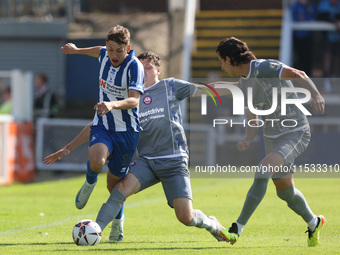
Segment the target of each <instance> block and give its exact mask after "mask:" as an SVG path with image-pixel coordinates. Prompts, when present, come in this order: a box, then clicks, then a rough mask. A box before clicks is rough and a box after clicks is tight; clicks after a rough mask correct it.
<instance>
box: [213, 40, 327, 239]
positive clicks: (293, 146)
mask: <svg viewBox="0 0 340 255" xmlns="http://www.w3.org/2000/svg"><path fill="white" fill-rule="evenodd" d="M216 52H217V54H218V58H219V60H220V62H221V66H222V70H224V71H225V72H226V73H227V74H228V75H229V76H230V77H240V80H239V84H238V87H239V88H240V89H241V90H242V92H243V94H244V95H245V100H244V101H245V102H248V98H246V97H247V95H248V94H247V91H248V90H249V88H251V89H252V91H253V93H252V99H251V100H252V105H253V107H254V108H256V109H260V110H268V109H271V107H272V105H273V95H272V94H273V92H272V91H273V88H275V89H276V90H277V91H278V93H280V94H281V90H282V89H283V88H284V89H288V90H289V89H292V88H294V86H293V83H292V82H291V80H295V81H296V82H297V83H298V84H299V85H300V86H301V87H303V88H304V89H307V90H308V91H309V92H310V94H311V99H312V100H311V106H312V108H313V109H314V110H315V111H316V112H320V113H322V114H323V113H324V109H325V101H324V99H323V97H322V96H321V95H320V93H319V91H318V90H317V88H316V86H315V84H314V83H313V81H312V80H311V79H309V78H308V76H307V75H306V74H305V72H303V71H300V70H297V69H294V68H292V67H289V66H287V65H285V64H283V63H281V62H279V61H277V60H272V59H267V60H266V59H257V58H256V57H255V55H254V54H253V53H252V52H251V51H250V50H249V48H248V46H247V44H246V43H245V42H243V41H241V40H239V39H237V38H235V37H230V38H225V39H223V40H222V41H221V42H220V44H219V45H218V46H217V49H216ZM297 99H298V96H297V93H295V92H294V93H290V96H289V100H291V101H294V100H297ZM248 106H249V105H245V107H246V117H247V119H248V120H254V119H255V120H257V116H256V114H254V113H253V112H252V111H250V108H249V107H248ZM286 108H287V109H286V114H285V115H284V114H282V113H281V110H282V109H281V104H280V103H278V104H277V108H276V109H275V110H274V111H273V112H272V113H270V114H269V115H266V116H262V120H264V121H265V120H277V121H275V123H274V124H273V122H271V121H268V122H267V121H265V124H264V125H263V138H264V144H265V151H266V156H265V158H264V159H262V160H261V162H260V163H259V171H258V172H256V173H255V178H254V182H253V184H252V186H251V188H250V189H249V192H248V194H247V197H246V200H245V202H244V205H243V209H242V211H241V214H240V216H239V217H238V219H237V221H236V222H234V223H233V224H232V226H231V227H230V228H229V229H225V230H221V231H220V234H221V235H223V236H224V237H225V238H226V239H227V240H228V241H229V242H230V243H231V244H234V243H236V241H237V240H238V238H239V235H240V234H241V232H242V230H243V228H244V226H245V225H246V224H247V222H248V220H249V219H250V217H251V215H252V214H253V213H254V211H255V210H256V208H257V206H258V205H259V204H260V202H261V201H262V199H263V197H264V195H265V194H266V190H267V185H268V181H269V180H270V178H272V180H273V183H274V185H275V187H276V192H277V196H278V197H279V198H280V199H282V200H284V201H285V202H286V203H287V205H288V207H289V208H291V209H292V210H293V211H294V212H295V213H296V214H298V215H300V216H301V217H302V218H303V220H304V221H305V222H306V223H307V225H308V229H307V232H308V246H316V245H317V244H318V243H319V232H320V229H321V228H322V226H323V224H324V222H325V218H324V217H323V216H322V215H315V214H314V213H313V212H312V210H311V209H310V208H309V206H308V203H307V201H306V199H305V197H304V196H303V194H302V193H301V192H300V191H299V190H298V189H297V188H295V185H294V179H293V170H294V169H293V167H292V166H293V163H294V160H295V158H296V157H297V156H299V155H300V154H301V153H302V152H303V151H304V150H305V149H306V148H307V146H308V143H309V141H310V127H309V124H308V120H307V117H306V115H305V114H304V113H302V111H301V110H300V109H298V107H297V106H296V105H295V104H287V105H286ZM286 120H290V121H292V120H294V121H292V123H289V124H287V125H281V124H280V123H282V121H286ZM255 126H258V125H255ZM256 135H257V127H252V126H249V125H248V126H246V133H245V138H244V139H243V140H242V141H239V142H238V143H237V148H238V149H239V150H240V151H244V150H246V149H248V148H249V146H250V144H251V142H252V141H253V139H254V138H255V137H256ZM280 166H285V167H286V168H287V169H290V170H289V171H281V172H271V171H265V168H266V169H270V168H274V167H280Z"/></svg>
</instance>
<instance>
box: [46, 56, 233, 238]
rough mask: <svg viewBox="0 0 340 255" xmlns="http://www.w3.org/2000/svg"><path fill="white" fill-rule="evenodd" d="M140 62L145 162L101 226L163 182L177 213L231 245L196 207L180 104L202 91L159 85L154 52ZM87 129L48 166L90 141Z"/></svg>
mask: <svg viewBox="0 0 340 255" xmlns="http://www.w3.org/2000/svg"><path fill="white" fill-rule="evenodd" d="M138 58H139V60H140V61H141V62H142V64H143V66H144V74H145V85H144V87H145V92H144V94H143V95H142V96H141V98H140V103H139V119H140V124H141V126H142V128H143V130H142V131H141V133H140V136H139V139H138V144H137V150H138V156H139V157H138V159H137V160H136V161H135V162H134V163H132V164H131V165H130V170H129V173H128V174H127V175H126V176H125V177H124V178H123V179H122V180H121V181H120V182H118V183H117V184H116V186H115V187H114V189H113V190H112V192H111V195H110V197H109V199H108V200H107V202H106V203H104V204H103V205H102V207H101V209H100V211H99V213H98V215H97V219H96V222H97V223H98V224H99V226H100V227H101V228H102V230H103V229H104V228H105V227H106V226H107V225H108V224H109V223H110V222H111V221H112V220H113V218H114V217H115V216H116V215H117V213H118V212H119V210H120V207H121V205H122V204H123V203H124V202H125V200H126V198H127V197H129V196H130V195H132V194H135V193H137V192H140V191H142V190H144V189H146V188H148V187H150V186H152V185H154V184H156V183H159V182H161V183H162V185H163V189H164V193H165V195H166V198H167V201H168V204H169V206H170V207H172V208H174V210H175V214H176V216H177V219H178V220H179V221H180V222H181V223H183V224H184V225H186V226H195V227H198V228H205V229H206V230H208V231H209V232H210V233H211V234H212V235H213V236H214V237H215V238H216V239H217V240H218V241H226V240H225V238H224V237H223V236H221V235H219V230H221V229H224V227H223V226H222V225H221V224H220V223H219V222H218V220H217V219H216V218H215V217H214V216H209V217H208V216H206V215H205V214H204V213H203V212H202V211H200V210H198V209H193V206H192V192H191V184H190V177H189V171H188V148H187V142H186V137H185V133H184V128H183V125H182V114H181V109H180V102H181V100H183V99H185V98H186V97H188V96H193V95H195V96H198V95H199V94H201V93H202V90H197V87H196V85H194V84H191V83H189V82H186V81H182V80H178V79H175V78H169V79H164V80H161V81H159V79H158V75H159V74H160V59H159V57H158V56H157V55H156V54H154V53H153V52H150V51H147V52H143V53H142V54H140V55H139V56H138ZM225 93H228V91H227V90H225V89H224V90H219V94H225ZM86 129H87V127H86V128H85V129H84V130H86ZM84 130H83V131H82V132H81V133H80V135H78V137H77V138H75V139H74V140H73V141H72V142H71V143H70V144H69V145H67V146H66V147H64V148H63V149H61V150H59V151H58V152H56V153H54V154H51V155H50V156H48V157H47V158H46V159H45V163H47V164H48V163H54V162H55V161H56V160H58V159H61V158H62V157H64V156H66V155H67V154H68V153H69V152H70V151H71V150H73V149H74V148H76V147H78V146H79V145H80V144H82V143H83V142H85V141H86V136H87V132H86V131H84ZM87 139H88V137H87Z"/></svg>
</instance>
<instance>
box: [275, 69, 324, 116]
mask: <svg viewBox="0 0 340 255" xmlns="http://www.w3.org/2000/svg"><path fill="white" fill-rule="evenodd" d="M281 79H296V82H297V83H298V84H299V85H300V86H301V87H303V88H305V89H307V90H309V92H310V93H311V96H312V102H311V106H312V108H313V109H314V110H315V111H316V112H320V113H322V114H324V113H325V99H324V98H323V97H322V96H321V94H320V92H319V91H318V89H317V88H316V86H315V84H314V82H313V81H312V80H311V79H310V78H309V77H308V76H307V74H306V73H305V72H304V71H300V70H297V69H295V68H292V67H289V66H285V67H284V68H283V70H282V73H281Z"/></svg>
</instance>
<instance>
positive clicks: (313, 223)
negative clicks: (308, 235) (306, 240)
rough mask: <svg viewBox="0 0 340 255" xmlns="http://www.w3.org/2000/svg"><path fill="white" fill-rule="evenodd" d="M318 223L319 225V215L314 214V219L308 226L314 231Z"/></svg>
mask: <svg viewBox="0 0 340 255" xmlns="http://www.w3.org/2000/svg"><path fill="white" fill-rule="evenodd" d="M317 225H318V217H316V216H315V215H314V217H313V219H312V220H311V221H310V222H308V227H309V229H310V230H311V231H314V230H315V228H316V226H317Z"/></svg>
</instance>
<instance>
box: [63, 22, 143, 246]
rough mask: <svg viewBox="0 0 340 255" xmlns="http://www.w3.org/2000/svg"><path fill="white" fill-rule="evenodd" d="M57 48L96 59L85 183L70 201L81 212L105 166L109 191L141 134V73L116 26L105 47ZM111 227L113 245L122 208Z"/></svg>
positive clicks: (124, 31) (125, 35) (123, 173)
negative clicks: (95, 98) (95, 97)
mask: <svg viewBox="0 0 340 255" xmlns="http://www.w3.org/2000/svg"><path fill="white" fill-rule="evenodd" d="M61 49H62V51H63V52H64V53H65V54H83V55H88V56H91V57H96V58H98V60H99V63H100V69H99V81H98V84H99V94H98V102H97V104H96V105H95V106H94V109H95V111H96V112H95V115H94V118H93V122H92V125H91V133H90V143H89V160H88V163H87V174H86V180H85V182H84V184H83V186H82V187H81V189H80V190H79V192H78V194H77V196H76V200H75V203H76V207H77V208H78V209H82V208H83V207H84V206H85V205H86V203H87V201H88V199H89V197H90V195H91V193H92V191H93V189H94V187H95V185H96V182H97V176H98V174H99V172H100V171H101V170H102V168H103V167H104V165H105V164H106V162H108V168H109V171H108V172H107V188H108V190H109V191H110V192H111V191H112V189H113V187H114V185H115V184H116V183H117V182H118V181H119V180H120V179H122V178H123V177H124V176H126V174H127V172H128V166H129V164H130V163H131V159H132V156H133V154H134V152H135V149H136V144H137V140H138V135H139V131H140V130H141V127H140V124H139V119H138V116H137V113H138V109H137V108H138V104H139V98H140V95H141V94H142V93H143V91H144V69H143V66H142V64H141V63H140V61H139V60H138V59H137V58H136V57H135V52H134V50H132V49H131V45H130V32H129V30H128V29H127V28H125V27H122V26H120V25H117V26H115V27H113V28H111V30H110V31H109V32H108V34H107V38H106V46H105V47H103V46H94V47H88V48H78V47H77V46H76V45H74V44H73V43H67V44H66V45H64V46H63V47H62V48H61ZM115 222H116V225H117V229H118V232H121V234H119V233H118V234H117V235H116V237H113V239H116V240H117V241H119V240H120V239H121V238H122V224H123V222H124V215H123V208H122V210H121V212H120V213H119V214H118V215H117V217H116V221H115ZM119 229H120V230H119Z"/></svg>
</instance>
